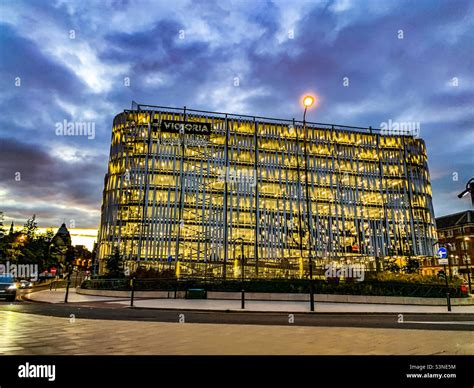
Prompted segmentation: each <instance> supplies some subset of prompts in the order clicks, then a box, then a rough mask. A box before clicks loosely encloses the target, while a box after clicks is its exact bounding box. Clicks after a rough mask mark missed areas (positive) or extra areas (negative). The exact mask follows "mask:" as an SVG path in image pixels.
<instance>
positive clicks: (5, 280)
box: [0, 275, 18, 302]
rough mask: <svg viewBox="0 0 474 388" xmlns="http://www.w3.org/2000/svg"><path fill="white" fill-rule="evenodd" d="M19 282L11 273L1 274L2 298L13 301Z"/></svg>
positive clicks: (0, 287)
mask: <svg viewBox="0 0 474 388" xmlns="http://www.w3.org/2000/svg"><path fill="white" fill-rule="evenodd" d="M17 289H18V283H17V282H16V281H15V279H14V277H13V276H11V275H0V298H4V299H6V300H7V301H10V302H13V301H14V300H15V298H16V290H17Z"/></svg>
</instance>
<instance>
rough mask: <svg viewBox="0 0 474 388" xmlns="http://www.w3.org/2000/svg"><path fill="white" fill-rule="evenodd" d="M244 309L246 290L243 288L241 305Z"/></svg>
mask: <svg viewBox="0 0 474 388" xmlns="http://www.w3.org/2000/svg"><path fill="white" fill-rule="evenodd" d="M240 307H241V308H242V309H245V290H242V298H241V306H240Z"/></svg>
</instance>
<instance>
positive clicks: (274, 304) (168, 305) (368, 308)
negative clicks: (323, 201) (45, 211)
mask: <svg viewBox="0 0 474 388" xmlns="http://www.w3.org/2000/svg"><path fill="white" fill-rule="evenodd" d="M64 293H65V291H64V289H58V290H55V291H54V290H53V291H49V290H45V291H39V292H34V293H31V294H26V295H25V297H26V298H28V299H31V300H33V301H36V302H47V303H63V302H64V296H65V295H64ZM69 302H71V303H87V302H104V303H107V304H114V305H120V306H123V307H127V306H129V305H130V299H129V298H113V297H103V296H93V295H81V294H77V293H76V291H75V289H71V290H70V292H69ZM134 306H135V307H144V308H156V309H175V310H189V309H196V310H211V311H226V310H229V311H242V310H241V303H240V300H206V299H204V300H192V299H191V300H190V299H138V298H137V299H136V300H135V302H134ZM245 310H246V311H265V312H295V313H298V312H300V313H301V312H309V303H308V302H285V301H246V303H245ZM315 312H320V313H394V314H398V313H435V314H438V313H448V311H447V308H446V306H421V305H396V304H363V303H330V302H316V304H315ZM452 312H453V313H465V314H474V305H468V306H453V307H452ZM473 320H474V319H473Z"/></svg>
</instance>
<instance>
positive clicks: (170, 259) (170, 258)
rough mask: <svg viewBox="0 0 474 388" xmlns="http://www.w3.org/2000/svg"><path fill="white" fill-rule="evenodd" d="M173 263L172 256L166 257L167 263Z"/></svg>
mask: <svg viewBox="0 0 474 388" xmlns="http://www.w3.org/2000/svg"><path fill="white" fill-rule="evenodd" d="M172 261H173V256H171V255H170V256H168V263H171V262H172Z"/></svg>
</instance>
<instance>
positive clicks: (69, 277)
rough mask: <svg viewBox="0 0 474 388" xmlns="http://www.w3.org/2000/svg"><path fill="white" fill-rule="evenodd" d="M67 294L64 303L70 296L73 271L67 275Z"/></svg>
mask: <svg viewBox="0 0 474 388" xmlns="http://www.w3.org/2000/svg"><path fill="white" fill-rule="evenodd" d="M66 279H67V280H66V296H65V297H64V303H67V300H68V297H69V285H70V284H71V273H70V272H69V273H68V275H67V277H66Z"/></svg>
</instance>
